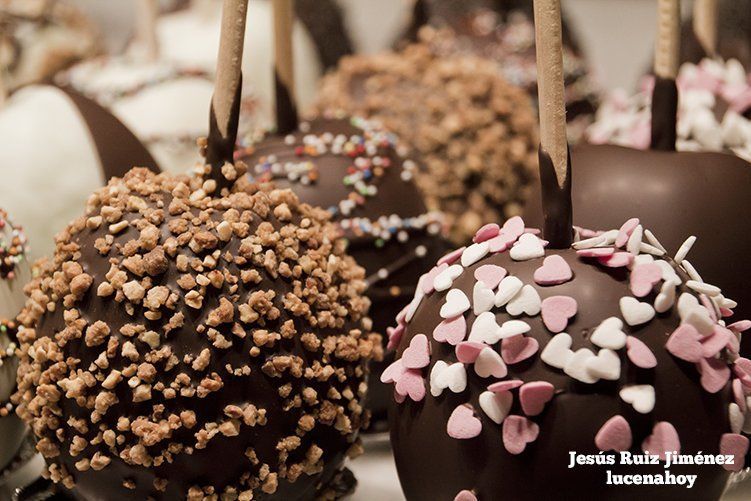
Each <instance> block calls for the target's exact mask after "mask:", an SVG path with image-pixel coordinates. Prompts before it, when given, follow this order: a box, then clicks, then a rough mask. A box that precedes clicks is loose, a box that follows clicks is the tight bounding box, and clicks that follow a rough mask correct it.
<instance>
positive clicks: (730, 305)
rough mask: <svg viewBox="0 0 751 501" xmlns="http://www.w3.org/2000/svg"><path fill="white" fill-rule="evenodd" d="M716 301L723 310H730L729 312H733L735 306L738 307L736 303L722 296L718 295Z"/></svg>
mask: <svg viewBox="0 0 751 501" xmlns="http://www.w3.org/2000/svg"><path fill="white" fill-rule="evenodd" d="M716 299H717V300H718V301H719V304H720V306H722V307H723V308H730V309H731V310H733V309H735V307H736V306H738V303H737V302H735V301H733V300H732V299H730V298H727V297H725V296H723V295H722V294H720V295H719V296H718V297H717V298H716Z"/></svg>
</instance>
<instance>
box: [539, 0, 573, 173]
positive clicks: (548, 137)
mask: <svg viewBox="0 0 751 501" xmlns="http://www.w3.org/2000/svg"><path fill="white" fill-rule="evenodd" d="M534 9H535V40H536V45H537V82H538V83H537V92H538V98H539V101H540V145H541V146H542V149H543V150H544V151H546V152H547V153H548V155H550V158H551V159H552V160H553V166H554V167H555V172H556V177H557V178H558V184H559V186H561V187H562V186H563V185H564V184H565V183H566V177H567V174H566V172H567V168H568V142H567V139H566V103H565V98H564V82H563V78H564V77H563V41H562V36H563V35H562V33H563V32H562V26H561V24H562V23H561V3H560V0H535V2H534Z"/></svg>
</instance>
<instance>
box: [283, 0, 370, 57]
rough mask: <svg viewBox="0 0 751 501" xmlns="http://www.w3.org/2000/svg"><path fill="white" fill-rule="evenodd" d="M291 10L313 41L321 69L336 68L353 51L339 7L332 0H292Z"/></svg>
mask: <svg viewBox="0 0 751 501" xmlns="http://www.w3.org/2000/svg"><path fill="white" fill-rule="evenodd" d="M295 14H296V16H297V18H298V19H299V20H300V21H301V22H302V23H303V25H304V26H305V29H306V30H307V31H308V33H309V34H310V36H311V38H312V39H313V41H314V42H315V46H316V51H317V52H318V58H319V59H320V61H321V66H323V69H324V70H330V69H333V68H336V66H337V65H338V64H339V60H340V59H341V58H343V57H344V56H348V55H350V54H354V52H355V51H354V48H353V46H352V40H351V39H350V37H349V34H348V33H347V28H346V26H345V21H344V14H343V12H342V8H341V7H340V6H339V5H338V4H337V3H336V2H335V1H333V0H295Z"/></svg>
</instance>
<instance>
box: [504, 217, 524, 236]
mask: <svg viewBox="0 0 751 501" xmlns="http://www.w3.org/2000/svg"><path fill="white" fill-rule="evenodd" d="M501 233H504V234H506V235H510V236H513V237H514V240H516V239H517V238H519V237H520V236H522V234H524V220H523V219H522V218H521V217H519V216H514V217H512V218H510V219H508V220H506V222H505V223H503V227H502V228H501Z"/></svg>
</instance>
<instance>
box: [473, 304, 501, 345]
mask: <svg viewBox="0 0 751 501" xmlns="http://www.w3.org/2000/svg"><path fill="white" fill-rule="evenodd" d="M500 339H501V328H500V326H499V325H498V322H496V320H495V313H492V312H489V311H486V312H484V313H480V314H479V315H478V316H477V318H475V321H474V322H472V328H471V329H470V332H469V339H468V340H469V341H474V342H476V343H485V344H495V343H497V342H498V341H499V340H500Z"/></svg>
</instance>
